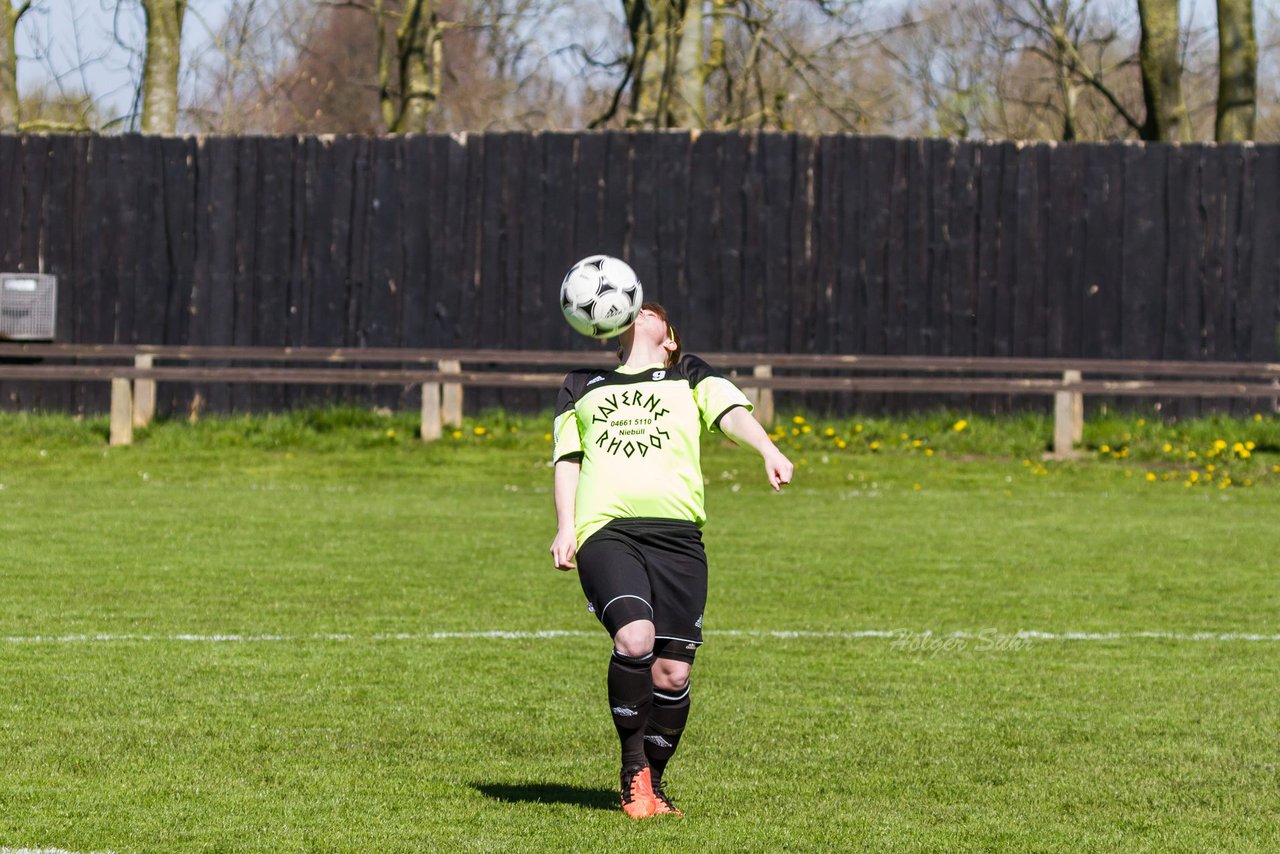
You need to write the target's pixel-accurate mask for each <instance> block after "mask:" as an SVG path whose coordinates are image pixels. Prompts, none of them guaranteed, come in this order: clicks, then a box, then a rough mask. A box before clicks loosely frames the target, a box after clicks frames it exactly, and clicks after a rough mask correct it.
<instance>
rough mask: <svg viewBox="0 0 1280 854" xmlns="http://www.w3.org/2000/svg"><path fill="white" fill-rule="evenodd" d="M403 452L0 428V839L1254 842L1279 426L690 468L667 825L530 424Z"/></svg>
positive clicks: (173, 843) (591, 843) (299, 422)
mask: <svg viewBox="0 0 1280 854" xmlns="http://www.w3.org/2000/svg"><path fill="white" fill-rule="evenodd" d="M806 428H808V429H807V430H806ZM412 429H413V425H412V421H410V420H409V419H407V418H404V417H400V416H395V417H390V418H380V417H378V416H374V415H360V414H353V413H345V414H344V413H312V414H307V415H299V416H293V417H288V418H277V419H266V418H260V419H239V420H228V421H214V422H203V423H201V424H199V425H196V426H190V425H187V424H185V423H177V424H162V425H159V426H157V427H155V428H152V429H150V430H148V431H144V432H143V433H142V434H141V435H140V437H139V442H138V444H137V445H135V446H133V447H130V448H119V449H112V450H107V448H106V447H105V442H104V440H103V436H104V435H105V422H103V421H101V420H90V421H87V422H75V421H72V420H71V419H69V418H59V417H24V416H0V554H2V555H3V558H2V560H0V590H2V591H3V592H2V593H0V746H2V749H0V849H23V848H32V849H41V848H57V849H64V850H67V851H75V852H89V851H114V852H134V851H147V852H176V851H273V852H275V851H379V852H381V851H431V850H435V851H493V852H506V851H548V850H555V851H697V852H708V851H725V852H738V851H762V852H764V851H769V852H772V851H845V850H868V851H947V850H993V851H1069V852H1076V851H1118V850H1122V851H1172V850H1184V851H1205V850H1222V851H1238V850H1257V851H1267V850H1276V848H1277V846H1280V830H1277V822H1276V816H1277V815H1280V786H1278V785H1277V779H1278V777H1277V774H1278V769H1280V747H1278V746H1277V739H1276V733H1277V731H1278V730H1280V691H1277V690H1276V673H1277V670H1276V662H1277V660H1278V658H1280V616H1278V615H1280V583H1278V581H1280V579H1278V578H1277V569H1278V568H1280V561H1278V560H1277V557H1276V555H1277V553H1278V549H1277V546H1276V536H1277V531H1280V468H1277V466H1280V453H1278V452H1280V422H1278V421H1277V420H1276V418H1275V417H1274V416H1265V417H1263V416H1260V417H1259V418H1258V419H1250V420H1246V421H1226V420H1218V421H1206V422H1197V423H1195V424H1192V425H1172V426H1167V425H1159V424H1156V423H1152V424H1147V423H1146V422H1145V421H1142V422H1138V421H1134V420H1116V419H1110V420H1108V419H1094V420H1091V422H1090V425H1089V433H1088V434H1087V436H1086V442H1087V444H1088V445H1089V448H1090V451H1089V453H1088V454H1087V456H1086V458H1085V459H1084V460H1083V461H1081V462H1077V463H1063V464H1055V463H1041V462H1040V459H1039V456H1038V451H1039V450H1040V447H1041V446H1042V445H1043V443H1044V442H1045V441H1047V438H1048V435H1049V429H1048V427H1047V424H1046V423H1045V422H1043V420H1040V419H1036V418H1034V417H1027V418H1023V419H1006V420H1003V421H992V420H982V419H966V420H965V421H964V422H963V423H961V422H960V421H959V419H958V418H957V417H956V416H932V417H922V418H919V419H915V420H910V421H901V422H892V421H870V420H868V421H865V422H856V423H855V422H854V421H842V422H839V423H836V422H832V423H831V424H826V423H825V422H820V421H819V422H815V423H812V424H811V423H810V422H807V421H802V420H789V421H788V422H786V425H785V427H783V428H780V429H779V431H778V432H777V434H776V435H778V436H779V441H780V442H781V443H783V444H784V445H785V447H787V448H788V449H789V453H791V454H792V456H793V459H795V460H796V461H797V462H798V463H800V465H799V468H798V471H797V475H796V479H795V483H794V485H793V486H792V487H790V488H789V489H788V490H787V491H786V492H785V493H784V494H782V495H780V496H778V495H773V494H772V493H771V491H770V490H769V489H768V488H767V486H766V485H765V483H764V479H763V475H762V473H761V472H760V471H759V470H758V462H757V459H756V458H755V457H754V456H753V455H751V454H749V453H748V452H744V451H740V450H735V449H731V448H728V447H726V446H724V445H723V444H722V443H719V442H715V441H709V442H708V443H707V446H706V455H705V457H704V470H705V473H706V476H707V480H708V487H707V492H708V498H707V501H708V508H709V512H710V515H711V523H710V524H709V526H708V527H707V529H706V540H707V544H708V550H709V552H710V555H711V565H712V589H711V601H710V603H709V606H708V609H707V615H706V628H707V632H708V642H707V645H706V646H705V647H704V648H703V650H702V652H701V653H699V656H698V662H697V665H696V667H695V668H694V677H693V686H694V687H693V690H694V712H693V718H692V722H691V727H690V730H689V732H688V734H687V736H686V738H685V741H684V742H683V744H682V746H681V752H680V754H679V755H678V756H677V758H676V759H675V761H674V762H673V763H672V766H671V768H670V770H669V772H668V778H669V789H670V791H671V793H672V794H673V796H674V797H675V798H676V800H677V802H678V803H679V804H680V805H681V807H682V808H683V809H684V810H685V812H686V813H687V815H686V817H685V818H683V819H655V820H651V821H648V822H641V823H634V822H630V821H628V820H627V819H626V818H625V817H624V816H623V815H622V814H621V812H620V811H618V810H617V809H616V808H615V806H614V803H615V798H616V794H615V792H614V786H615V785H616V782H617V774H616V769H615V762H616V758H615V752H616V743H615V738H614V735H613V731H612V725H611V723H610V720H609V716H608V713H607V706H606V703H605V699H604V666H605V663H606V659H607V650H608V643H607V638H606V636H605V635H604V633H603V632H602V631H601V630H600V629H599V628H598V626H597V625H596V623H595V622H594V619H593V618H592V617H591V615H589V614H588V613H587V611H586V610H585V608H584V604H583V598H582V595H581V592H580V590H579V588H578V585H577V580H576V578H574V577H572V576H570V575H565V574H561V573H558V572H556V571H554V570H553V569H551V567H550V558H549V555H548V554H547V546H548V544H549V543H550V540H551V536H552V534H553V513H552V507H551V497H550V480H551V471H550V469H549V468H548V467H547V463H546V456H547V454H548V452H549V442H547V441H546V439H545V437H544V435H543V433H542V431H543V430H544V429H545V425H543V424H542V423H541V422H534V421H532V420H530V421H519V420H508V419H504V418H502V417H500V416H490V417H488V418H486V419H484V420H483V421H482V422H469V423H468V424H467V425H466V426H465V427H464V429H463V430H460V431H459V432H458V434H457V436H449V437H447V438H446V439H445V440H444V441H441V442H439V443H435V444H433V445H430V446H423V445H421V444H419V443H417V442H415V441H414V440H413V439H412V437H411V433H412ZM828 430H829V431H830V433H829V434H828ZM1218 442H1221V447H1219V446H1218V444H1217V443H1218ZM873 443H874V444H875V445H876V447H874V448H873V447H872V444H873ZM1237 443H1239V449H1238V450H1235V446H1236V444H1237ZM1104 446H1105V450H1104V449H1103V447H1104ZM1211 460H1212V461H1213V462H1211ZM1193 473H1194V474H1195V477H1194V478H1193V477H1192V474H1193ZM1228 478H1230V480H1229V481H1228V483H1227V485H1226V486H1224V485H1222V484H1223V482H1224V481H1227V479H1228ZM1246 482H1247V485H1246ZM488 632H504V633H510V634H511V636H509V637H502V636H484V635H483V633H488ZM553 632H554V633H556V634H550V633H553ZM1019 632H1022V633H1043V634H1030V635H1029V634H1022V635H1019V634H1018V633H1019ZM539 633H548V634H539ZM925 633H932V634H925ZM954 633H960V634H954ZM1071 633H1078V634H1079V635H1081V636H1076V637H1068V636H1067V635H1069V634H1071ZM1143 633H1155V635H1156V636H1143ZM1258 636H1261V637H1258Z"/></svg>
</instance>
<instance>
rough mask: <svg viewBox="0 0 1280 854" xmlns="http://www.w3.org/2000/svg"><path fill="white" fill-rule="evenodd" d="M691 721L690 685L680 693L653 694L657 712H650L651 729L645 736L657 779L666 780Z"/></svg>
mask: <svg viewBox="0 0 1280 854" xmlns="http://www.w3.org/2000/svg"><path fill="white" fill-rule="evenodd" d="M688 720H689V686H688V685H685V686H684V690H683V691H679V692H675V691H673V692H671V693H666V692H664V691H654V692H653V709H652V710H651V711H650V712H649V725H648V726H647V727H646V728H645V734H644V753H645V756H647V757H648V759H649V768H650V769H651V770H652V773H653V779H655V780H661V779H662V772H663V771H665V770H667V762H668V761H669V760H670V759H671V757H672V756H673V755H675V752H676V747H677V746H678V745H679V744H680V734H681V733H683V732H684V725H685V722H686V721H688Z"/></svg>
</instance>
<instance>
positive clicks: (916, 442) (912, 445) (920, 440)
mask: <svg viewBox="0 0 1280 854" xmlns="http://www.w3.org/2000/svg"><path fill="white" fill-rule="evenodd" d="M923 444H924V441H923V440H922V439H916V440H915V441H914V442H912V443H911V447H913V448H918V447H920V446H921V445H923Z"/></svg>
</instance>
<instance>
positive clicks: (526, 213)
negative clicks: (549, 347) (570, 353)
mask: <svg viewBox="0 0 1280 854" xmlns="http://www.w3.org/2000/svg"><path fill="white" fill-rule="evenodd" d="M544 139H545V137H543V136H541V135H533V136H531V137H529V139H528V140H526V141H525V144H524V146H523V154H522V157H521V160H520V162H519V163H517V164H515V165H516V167H517V168H518V169H519V170H520V174H519V180H520V182H521V190H520V193H521V200H522V207H523V210H522V211H519V212H518V213H517V215H518V216H519V217H520V246H519V255H518V258H519V263H520V276H519V279H520V281H521V282H523V285H524V286H523V287H520V288H519V292H518V293H519V299H518V300H517V301H515V302H514V303H513V304H512V308H513V310H515V311H518V312H519V315H520V318H521V321H522V322H521V323H520V324H519V336H518V337H516V338H515V339H513V340H514V341H515V342H516V343H517V345H518V346H520V347H538V346H542V345H544V344H549V343H550V342H551V341H552V340H553V339H554V336H553V335H552V327H553V326H555V327H557V328H558V327H559V326H567V325H568V324H566V323H565V322H564V321H563V320H561V314H560V307H559V304H558V303H557V302H556V297H557V294H558V293H559V288H560V280H561V277H562V276H563V275H564V271H563V270H561V269H559V268H558V266H557V267H554V268H553V269H552V270H550V271H548V269H547V257H546V255H547V253H546V246H545V236H544V235H545V231H546V220H547V216H548V214H549V215H550V216H552V217H554V216H555V212H554V211H552V212H548V211H547V209H546V198H547V186H546V171H545V157H546V147H545V145H544V142H543V141H544ZM611 254H614V255H620V254H621V251H620V250H615V251H614V252H613V253H611ZM517 284H519V282H518V283H517Z"/></svg>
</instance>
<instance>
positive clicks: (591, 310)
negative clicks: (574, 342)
mask: <svg viewBox="0 0 1280 854" xmlns="http://www.w3.org/2000/svg"><path fill="white" fill-rule="evenodd" d="M643 302H644V289H643V288H641V287H640V279H639V277H637V276H636V271H635V270H632V269H631V267H630V266H628V265H627V264H626V263H625V262H623V261H619V260H618V259H617V258H614V257H612V256H610V255H592V256H591V257H590V258H583V259H582V260H581V261H579V262H578V263H577V264H574V265H573V266H572V267H571V268H570V269H569V273H568V274H567V275H566V276H565V277H564V281H563V282H561V283H560V310H561V311H563V312H564V317H565V320H567V321H569V325H570V326H572V327H573V328H574V330H575V331H577V332H581V333H582V334H583V335H589V336H590V337H592V338H612V337H614V336H615V335H621V334H622V333H623V332H625V331H626V330H627V327H629V326H630V325H631V324H632V323H634V322H635V319H636V315H637V314H639V313H640V305H641V304H642V303H643Z"/></svg>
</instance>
